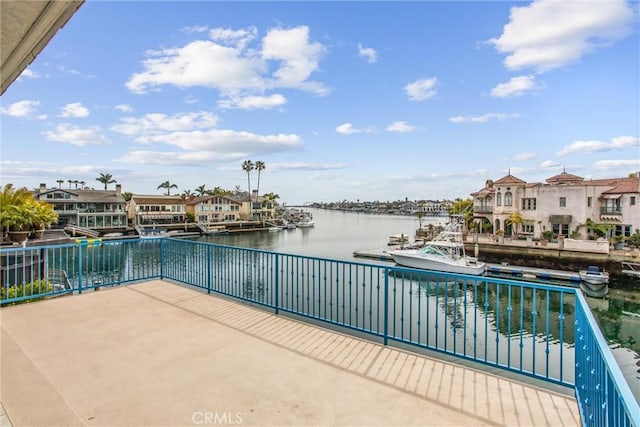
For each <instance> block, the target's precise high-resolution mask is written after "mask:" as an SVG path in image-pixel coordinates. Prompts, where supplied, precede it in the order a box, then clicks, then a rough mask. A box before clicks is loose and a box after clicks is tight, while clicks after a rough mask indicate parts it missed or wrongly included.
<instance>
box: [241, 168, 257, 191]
mask: <svg viewBox="0 0 640 427" xmlns="http://www.w3.org/2000/svg"><path fill="white" fill-rule="evenodd" d="M254 168H255V166H254V164H253V162H252V161H251V160H245V161H244V162H242V170H243V171H245V172H246V173H247V186H248V187H249V199H251V171H252V170H253V169H254Z"/></svg>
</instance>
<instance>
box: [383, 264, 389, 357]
mask: <svg viewBox="0 0 640 427" xmlns="http://www.w3.org/2000/svg"><path fill="white" fill-rule="evenodd" d="M388 343H389V269H388V268H385V269H384V345H387V344H388Z"/></svg>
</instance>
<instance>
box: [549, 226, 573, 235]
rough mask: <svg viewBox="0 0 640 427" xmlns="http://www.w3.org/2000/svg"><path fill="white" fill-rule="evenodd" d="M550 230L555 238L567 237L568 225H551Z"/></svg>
mask: <svg viewBox="0 0 640 427" xmlns="http://www.w3.org/2000/svg"><path fill="white" fill-rule="evenodd" d="M551 230H552V231H553V234H555V235H557V236H564V237H569V224H551Z"/></svg>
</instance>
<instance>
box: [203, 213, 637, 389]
mask: <svg viewBox="0 0 640 427" xmlns="http://www.w3.org/2000/svg"><path fill="white" fill-rule="evenodd" d="M306 210H308V211H309V212H311V213H312V214H313V216H314V220H315V222H316V225H315V227H312V228H301V229H293V230H282V231H278V232H269V231H263V232H248V233H232V234H229V235H222V236H202V237H200V238H197V239H196V240H200V241H208V242H212V243H217V244H223V245H229V246H240V247H246V248H255V249H265V250H269V251H275V252H282V253H288V254H297V255H306V256H317V257H323V258H331V259H338V260H348V261H354V260H356V261H361V262H365V263H373V264H384V263H385V262H383V261H375V260H368V259H362V258H354V257H353V252H354V251H356V250H364V249H374V248H375V249H380V248H385V247H386V246H387V241H388V240H389V236H390V235H392V234H400V233H404V234H407V235H409V236H413V235H414V234H415V230H416V229H417V228H418V227H419V224H420V222H419V220H418V219H417V218H416V217H409V216H396V215H373V214H365V213H355V212H341V211H330V210H323V209H312V208H309V209H306ZM445 221H446V218H442V217H435V218H427V217H425V218H422V225H426V224H433V225H443V224H444V222H445ZM634 280H635V279H629V278H627V277H613V278H612V280H611V283H610V286H609V294H608V295H607V296H605V297H601V298H592V297H588V298H587V300H588V301H589V305H590V306H591V308H592V312H593V313H594V315H595V317H596V319H597V321H598V323H599V324H600V327H601V330H602V331H603V334H604V335H605V337H606V338H607V340H608V341H609V343H610V344H611V345H612V347H614V350H613V352H614V356H615V357H616V359H617V360H618V362H619V364H620V366H621V368H622V370H623V373H624V375H625V377H626V378H627V379H628V380H629V381H630V383H632V384H636V385H635V386H632V387H631V388H632V390H633V392H634V393H635V394H636V398H638V399H639V400H640V356H639V355H638V354H639V353H640V286H639V285H638V283H637V282H634Z"/></svg>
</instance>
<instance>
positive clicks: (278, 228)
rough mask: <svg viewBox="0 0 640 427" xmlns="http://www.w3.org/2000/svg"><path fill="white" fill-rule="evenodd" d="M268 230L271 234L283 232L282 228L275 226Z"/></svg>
mask: <svg viewBox="0 0 640 427" xmlns="http://www.w3.org/2000/svg"><path fill="white" fill-rule="evenodd" d="M268 230H269V231H270V232H276V231H280V230H282V228H280V227H275V226H274V227H269V228H268Z"/></svg>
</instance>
